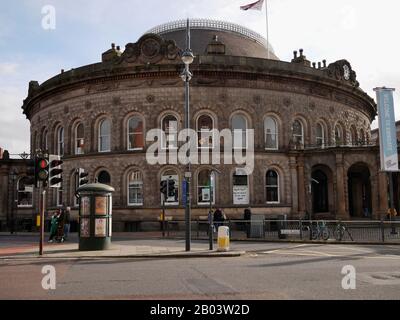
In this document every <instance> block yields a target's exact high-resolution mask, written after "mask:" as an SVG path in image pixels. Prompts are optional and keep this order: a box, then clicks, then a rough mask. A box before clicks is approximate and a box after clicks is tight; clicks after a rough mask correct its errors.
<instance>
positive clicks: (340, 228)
mask: <svg viewBox="0 0 400 320" xmlns="http://www.w3.org/2000/svg"><path fill="white" fill-rule="evenodd" d="M345 232H347V234H348V235H349V237H350V239H351V241H354V240H353V237H352V236H351V234H350V232H349V230H348V229H347V228H346V226H345V225H344V224H342V222H341V221H339V222H338V224H337V225H336V228H335V231H334V235H335V239H336V240H337V241H342V239H343V237H344V233H345Z"/></svg>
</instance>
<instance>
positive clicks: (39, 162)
mask: <svg viewBox="0 0 400 320" xmlns="http://www.w3.org/2000/svg"><path fill="white" fill-rule="evenodd" d="M35 179H36V183H38V182H40V181H43V186H46V185H47V180H48V179H49V160H48V159H47V158H45V157H36V160H35Z"/></svg>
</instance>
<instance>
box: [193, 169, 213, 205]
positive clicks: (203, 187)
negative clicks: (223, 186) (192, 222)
mask: <svg viewBox="0 0 400 320" xmlns="http://www.w3.org/2000/svg"><path fill="white" fill-rule="evenodd" d="M205 171H208V173H209V172H210V171H211V170H210V169H202V170H200V171H199V172H198V174H197V181H196V182H197V186H196V190H197V205H199V206H205V205H210V201H207V202H206V201H200V197H199V194H200V192H199V191H200V188H201V189H207V188H208V189H210V188H209V187H208V186H200V185H199V176H200V174H201V173H203V172H205ZM211 175H212V178H211V183H212V184H211V191H212V193H211V192H210V196H211V197H212V204H213V205H215V189H216V187H215V185H216V181H215V179H216V174H215V172H211ZM209 176H210V175H209V174H208V177H209Z"/></svg>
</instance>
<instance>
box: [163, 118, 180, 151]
mask: <svg viewBox="0 0 400 320" xmlns="http://www.w3.org/2000/svg"><path fill="white" fill-rule="evenodd" d="M167 117H173V118H174V119H175V120H176V131H175V133H173V134H174V136H175V140H174V141H175V145H174V146H171V145H170V144H169V143H168V141H169V139H168V137H169V136H170V135H172V134H171V133H169V131H168V134H167V132H166V130H164V120H165V118H167ZM168 128H169V127H168ZM161 130H162V131H163V133H164V135H165V139H166V141H163V137H164V135H162V136H161V148H162V150H177V149H178V134H179V122H178V117H177V116H176V115H174V114H173V113H167V114H166V115H164V116H163V117H162V118H161ZM167 143H168V144H167Z"/></svg>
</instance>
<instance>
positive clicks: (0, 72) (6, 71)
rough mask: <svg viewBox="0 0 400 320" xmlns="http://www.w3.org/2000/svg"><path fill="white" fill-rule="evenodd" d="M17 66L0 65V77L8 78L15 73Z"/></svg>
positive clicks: (9, 64) (8, 63) (13, 64)
mask: <svg viewBox="0 0 400 320" xmlns="http://www.w3.org/2000/svg"><path fill="white" fill-rule="evenodd" d="M18 67H19V65H18V64H17V63H11V62H5V63H0V76H9V75H14V74H16V73H17V69H18Z"/></svg>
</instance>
